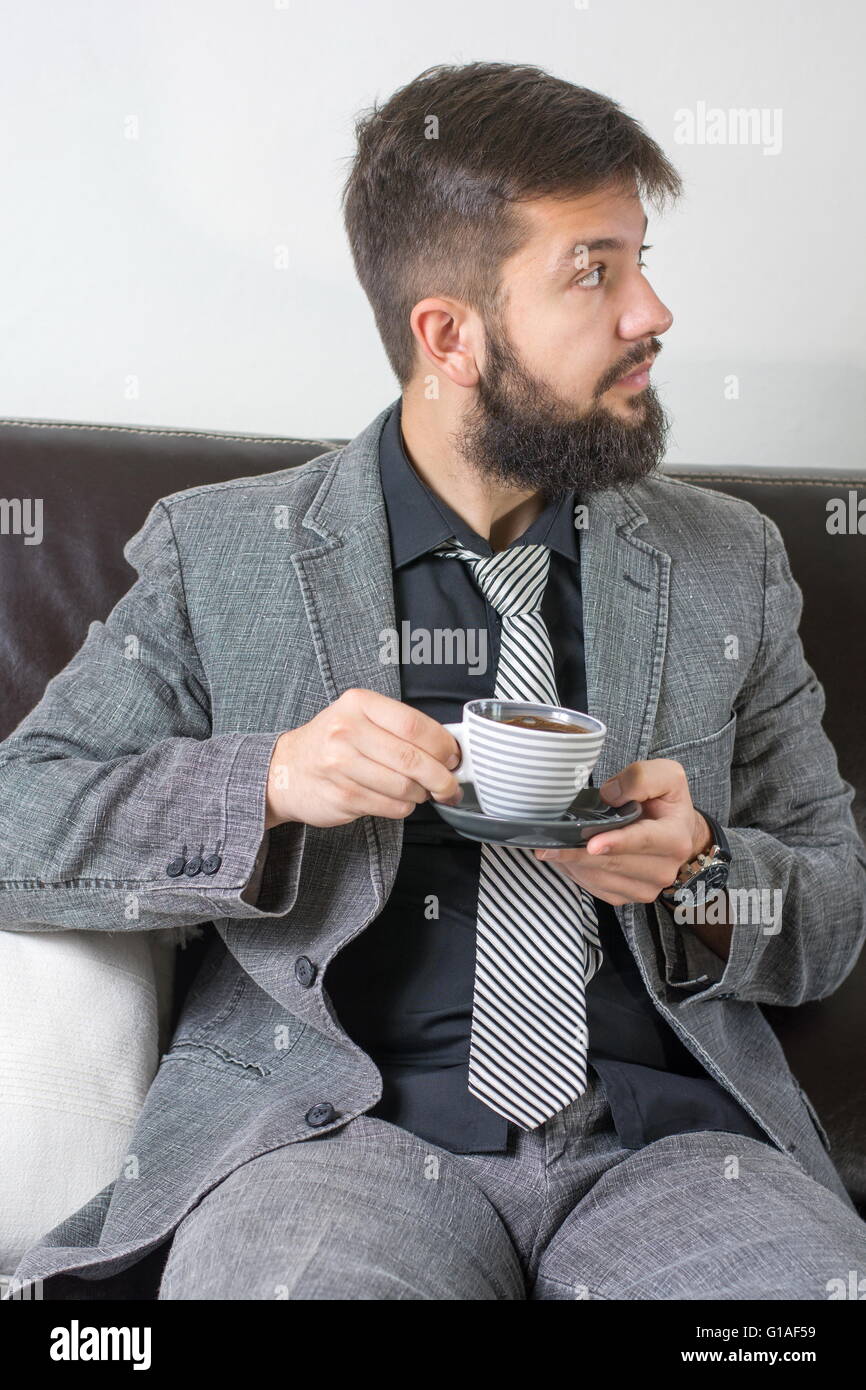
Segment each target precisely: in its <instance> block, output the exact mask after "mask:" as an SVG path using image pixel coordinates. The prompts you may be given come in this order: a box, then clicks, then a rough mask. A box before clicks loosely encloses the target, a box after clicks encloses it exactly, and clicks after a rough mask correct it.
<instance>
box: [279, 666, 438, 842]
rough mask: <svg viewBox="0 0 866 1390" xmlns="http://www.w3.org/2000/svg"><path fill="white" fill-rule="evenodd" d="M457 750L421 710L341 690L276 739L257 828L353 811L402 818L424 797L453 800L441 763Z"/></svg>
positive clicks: (370, 693)
mask: <svg viewBox="0 0 866 1390" xmlns="http://www.w3.org/2000/svg"><path fill="white" fill-rule="evenodd" d="M459 763H460V749H459V748H458V746H457V743H456V741H455V739H454V738H453V737H452V736H451V734H449V733H448V732H447V730H446V729H444V728H443V727H442V725H441V724H438V723H437V722H436V720H435V719H431V718H430V716H429V715H427V714H422V713H421V711H420V710H416V709H412V707H411V706H410V705H404V704H403V703H402V702H401V701H400V700H392V699H390V698H389V697H388V696H387V695H380V694H379V693H378V692H377V691H375V690H347V691H345V693H344V694H343V695H341V696H340V698H339V699H338V700H335V701H334V703H333V704H332V705H329V706H328V708H327V709H324V710H322V712H321V714H317V715H316V717H315V719H311V720H310V722H309V724H302V725H301V726H300V727H299V728H297V729H289V730H287V732H286V733H284V734H281V735H280V737H279V739H278V740H277V744H276V747H275V748H274V751H273V754H272V756H271V763H270V769H269V772H268V797H267V818H266V821H265V828H266V829H267V830H270V829H271V828H272V826H275V825H281V824H283V822H285V821H302V822H304V823H305V824H306V825H318V826H331V825H346V824H347V823H348V822H349V821H353V820H357V819H358V817H359V816H385V817H387V818H388V819H390V820H402V819H403V818H404V817H405V816H408V815H410V814H411V812H412V811H414V809H415V807H416V806H417V805H418V804H419V803H420V802H422V801H426V800H427V799H428V794H429V797H430V798H432V799H433V800H434V801H445V802H452V803H456V802H457V801H459V799H460V795H461V792H460V784H459V782H458V781H457V779H456V777H454V776H452V774H451V772H449V771H448V769H449V768H454V767H457V766H458V765H459Z"/></svg>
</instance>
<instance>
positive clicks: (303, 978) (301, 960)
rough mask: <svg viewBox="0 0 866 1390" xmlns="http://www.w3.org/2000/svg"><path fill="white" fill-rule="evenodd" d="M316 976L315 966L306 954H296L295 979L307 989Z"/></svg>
mask: <svg viewBox="0 0 866 1390" xmlns="http://www.w3.org/2000/svg"><path fill="white" fill-rule="evenodd" d="M315 978H316V967H315V966H314V965H313V962H312V961H311V960H310V958H309V957H308V956H298V959H297V960H296V961H295V979H296V980H297V982H298V984H299V985H303V986H304V989H309V987H310V985H311V984H312V983H313V981H314V980H315Z"/></svg>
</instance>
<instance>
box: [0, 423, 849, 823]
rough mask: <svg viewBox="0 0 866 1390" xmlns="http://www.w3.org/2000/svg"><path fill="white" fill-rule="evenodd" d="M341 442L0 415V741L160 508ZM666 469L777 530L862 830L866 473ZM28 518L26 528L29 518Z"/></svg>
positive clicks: (78, 635) (92, 614)
mask: <svg viewBox="0 0 866 1390" xmlns="http://www.w3.org/2000/svg"><path fill="white" fill-rule="evenodd" d="M342 443H345V441H344V440H342V439H339V440H338V439H286V438H271V437H267V436H259V435H249V434H235V435H232V434H220V433H208V432H206V431H199V430H172V429H156V428H153V429H152V428H145V427H141V428H134V427H130V426H122V425H87V424H65V423H59V422H58V423H55V422H47V421H45V422H43V421H18V420H0V478H2V502H0V506H2V505H3V503H5V510H4V511H3V514H2V516H0V524H2V525H3V529H4V532H5V533H4V534H0V739H3V738H5V737H6V736H7V735H8V734H9V733H11V732H12V730H13V729H14V728H15V727H16V725H17V724H18V723H19V722H20V720H21V719H23V718H24V716H25V715H26V714H27V713H28V712H29V711H30V710H31V709H32V708H33V706H34V705H35V704H36V703H37V701H38V700H39V699H40V698H41V696H42V692H43V690H44V689H45V686H46V684H47V682H48V681H49V680H50V679H51V677H52V676H53V675H55V674H56V673H57V672H58V671H60V670H61V669H62V668H63V667H64V666H65V665H66V663H67V662H68V661H69V660H70V659H71V657H72V656H73V655H74V654H75V652H76V651H77V650H78V649H79V647H80V646H81V644H82V642H83V641H84V638H85V637H86V635H87V629H88V626H89V624H90V623H91V622H92V621H93V620H94V619H102V618H105V617H106V616H107V615H108V613H109V612H110V610H111V609H112V608H113V606H114V604H115V603H116V602H117V600H118V599H119V598H120V597H121V595H122V594H124V593H125V592H126V590H127V589H128V588H129V587H130V585H131V584H132V582H133V580H134V578H135V575H134V572H133V570H132V569H131V567H130V566H129V565H128V564H127V563H126V561H125V559H124V558H123V546H124V544H125V543H126V541H127V540H128V539H129V537H130V536H132V535H133V534H134V533H135V532H136V531H137V530H138V528H139V527H140V526H141V524H142V522H143V521H144V519H145V517H146V516H147V513H148V511H149V510H150V508H151V506H152V505H153V503H154V502H156V501H157V500H158V499H159V498H160V497H165V496H167V495H168V494H169V493H172V492H179V491H181V490H182V489H184V488H189V487H197V486H200V485H201V484H204V483H215V482H223V481H226V480H229V479H232V478H239V477H246V476H249V475H254V474H258V473H268V472H275V471H277V470H279V469H282V468H289V467H292V466H294V465H297V464H299V463H303V462H305V461H306V460H307V459H310V458H314V457H316V456H317V455H319V454H323V453H327V452H328V451H329V450H331V449H333V448H334V447H335V446H336V445H338V444H342ZM666 472H668V473H670V474H671V476H673V477H678V478H682V479H684V480H685V481H688V482H690V483H694V484H695V485H697V486H698V487H703V488H707V487H708V488H713V489H715V490H717V491H721V492H726V493H730V494H732V495H733V496H736V497H742V498H745V499H746V500H747V501H749V502H751V503H753V504H754V505H755V506H756V507H758V509H759V510H760V511H762V512H765V513H766V514H767V515H768V516H770V517H772V519H773V520H774V521H775V522H776V524H777V525H778V527H779V529H780V531H781V533H782V535H783V537H784V539H785V543H786V546H787V548H788V554H789V556H790V561H791V568H792V570H793V573H794V576H795V578H796V579H797V581H798V583H799V584H800V586H801V588H802V589H803V593H804V610H803V620H802V626H801V635H802V638H803V644H804V647H805V651H806V656H807V659H808V661H809V662H810V664H811V665H812V666H813V668H814V670H815V672H816V674H817V676H818V678H819V680H820V681H821V682H822V684H823V686H824V689H825V692H826V697H827V708H826V714H825V719H824V726H825V728H826V730H827V733H828V735H829V737H830V739H831V741H832V742H833V744H834V746H835V747H836V750H837V753H838V756H839V764H840V769H841V772H842V775H843V777H845V778H846V779H847V780H848V781H849V782H851V783H852V785H853V786H854V787H855V788H856V790H857V800H856V803H855V814H856V815H857V816H858V819H859V824H860V829H861V833H863V834H864V835H866V729H864V723H863V719H862V716H861V709H862V705H863V687H864V681H866V644H864V641H863V636H862V634H863V631H864V624H866V582H864V580H866V573H864V571H866V565H864V543H863V535H861V534H858V532H857V531H856V510H852V508H856V505H857V503H858V502H860V501H862V506H863V512H864V515H863V520H862V526H863V533H864V534H866V472H864V473H863V475H860V476H857V477H850V476H847V475H837V474H834V473H833V472H832V471H830V470H827V469H817V468H816V469H814V470H809V471H808V472H798V473H782V472H777V471H774V470H770V469H768V470H766V471H764V472H761V473H744V472H742V471H741V470H738V469H736V468H731V469H729V470H728V469H714V470H712V471H701V470H698V469H690V468H687V467H684V466H682V465H678V466H670V465H669V466H668V468H667V469H666ZM24 499H32V500H36V499H41V502H42V527H43V539H42V542H41V544H27V543H26V537H25V536H24V535H23V534H20V533H19V534H15V532H14V528H15V526H16V517H17V516H18V513H17V511H16V507H18V506H20V504H21V503H22V502H23V501H24ZM834 499H836V500H838V502H839V503H841V504H842V508H843V510H844V513H845V515H846V516H847V517H851V518H854V519H855V529H854V531H853V532H852V531H851V530H850V529H849V530H848V531H846V532H843V533H842V534H832V533H831V531H829V530H828V526H827V522H828V505H829V506H831V507H835V502H834ZM35 515H37V514H34V513H32V512H31V517H32V518H34V517H35ZM20 516H21V517H22V521H19V522H17V524H18V526H19V529H20V527H21V526H22V525H24V526H26V524H27V522H26V518H27V512H26V511H25V512H22V513H20ZM37 534H38V533H37ZM731 582H732V583H736V574H732V575H731Z"/></svg>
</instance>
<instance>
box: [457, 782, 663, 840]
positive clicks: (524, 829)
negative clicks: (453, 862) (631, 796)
mask: <svg viewBox="0 0 866 1390" xmlns="http://www.w3.org/2000/svg"><path fill="white" fill-rule="evenodd" d="M462 786H463V800H462V801H461V802H460V805H459V806H444V805H443V804H442V803H441V802H439V801H434V802H432V805H434V806H435V807H436V810H437V811H438V812H439V814H440V816H441V817H442V819H443V820H445V821H447V822H448V824H449V825H452V826H453V827H454V829H455V830H457V831H458V832H459V833H460V834H461V835H463V836H464V838H465V839H467V840H480V841H481V842H482V843H484V844H495V845H513V846H514V847H515V849H581V848H582V847H583V846H584V845H585V844H586V842H587V840H589V839H591V838H592V836H593V835H599V834H601V832H602V831H603V830H621V829H622V827H623V826H624V825H631V824H632V822H633V821H636V820H640V817H641V804H640V802H639V801H626V802H624V803H623V805H622V806H608V804H607V802H606V801H603V800H602V798H601V796H600V795H599V793H598V791H597V790H596V788H595V787H584V789H583V791H581V792H578V794H577V796H576V797H575V798H574V800H573V801H572V803H571V805H570V806H569V808H568V810H567V811H566V812H565V814H564V815H563V816H560V817H558V819H556V820H537V819H536V818H535V817H534V816H521V817H518V816H509V817H499V816H488V815H486V814H485V812H484V811H482V809H481V807H480V806H479V804H478V797H477V796H476V794H475V787H474V786H473V785H472V783H471V782H464V783H463V784H462Z"/></svg>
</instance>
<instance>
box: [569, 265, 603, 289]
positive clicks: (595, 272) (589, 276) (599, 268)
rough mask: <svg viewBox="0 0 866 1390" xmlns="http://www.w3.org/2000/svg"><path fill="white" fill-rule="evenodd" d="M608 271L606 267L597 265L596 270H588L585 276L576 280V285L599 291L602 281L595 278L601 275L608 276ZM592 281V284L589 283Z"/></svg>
mask: <svg viewBox="0 0 866 1390" xmlns="http://www.w3.org/2000/svg"><path fill="white" fill-rule="evenodd" d="M606 270H607V268H606V267H605V266H603V265H597V266H596V267H595V269H594V270H588V271H587V272H586V274H585V275H581V276H580V278H579V279H577V280H575V282H574V283H575V284H576V285H580V286H581V287H582V288H583V289H589V290H595V289H598V287H599V285H600V284H601V280H599V279H598V278H596V279H593V276H595V277H598V276H599V275H604V274H606ZM590 281H591V282H592V283H588V282H590Z"/></svg>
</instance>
